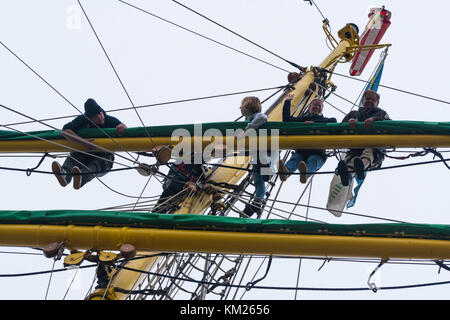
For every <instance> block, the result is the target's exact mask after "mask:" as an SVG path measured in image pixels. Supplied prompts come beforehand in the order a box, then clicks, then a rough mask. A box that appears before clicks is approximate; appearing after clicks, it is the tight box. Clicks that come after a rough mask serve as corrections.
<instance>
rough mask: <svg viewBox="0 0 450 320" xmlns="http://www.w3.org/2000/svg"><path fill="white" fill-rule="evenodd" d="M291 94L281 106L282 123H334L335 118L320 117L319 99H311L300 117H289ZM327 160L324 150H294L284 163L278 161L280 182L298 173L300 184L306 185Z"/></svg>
mask: <svg viewBox="0 0 450 320" xmlns="http://www.w3.org/2000/svg"><path fill="white" fill-rule="evenodd" d="M293 98H294V95H293V94H288V95H287V96H286V99H285V101H284V105H283V121H284V122H303V123H333V122H334V123H335V122H337V121H336V119H335V118H326V117H324V116H323V115H322V110H323V101H322V100H321V99H318V98H316V99H313V100H312V101H311V102H310V104H309V106H308V111H307V112H306V113H305V114H304V115H301V116H298V117H295V116H292V115H291V101H292V99H293ZM326 160H327V156H326V155H325V150H318V149H299V150H295V152H294V153H293V154H292V156H291V157H290V159H289V160H288V161H287V162H286V164H285V163H284V161H283V160H279V161H278V170H279V171H280V180H281V181H286V180H287V178H288V177H289V175H290V174H291V173H294V172H295V171H297V169H298V170H299V172H300V182H301V183H306V181H307V179H308V177H310V176H311V175H312V174H313V173H314V172H316V171H317V170H319V169H320V168H322V166H323V164H324V163H325V161H326Z"/></svg>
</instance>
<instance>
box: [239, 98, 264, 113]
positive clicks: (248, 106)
mask: <svg viewBox="0 0 450 320" xmlns="http://www.w3.org/2000/svg"><path fill="white" fill-rule="evenodd" d="M261 109H262V107H261V101H259V99H258V98H257V97H245V98H244V99H242V103H241V113H242V115H243V116H244V117H248V116H251V115H252V114H255V113H258V112H261Z"/></svg>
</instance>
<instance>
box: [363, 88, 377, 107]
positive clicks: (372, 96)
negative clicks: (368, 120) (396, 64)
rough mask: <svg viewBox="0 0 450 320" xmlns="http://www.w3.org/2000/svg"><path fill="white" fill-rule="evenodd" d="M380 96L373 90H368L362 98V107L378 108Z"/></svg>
mask: <svg viewBox="0 0 450 320" xmlns="http://www.w3.org/2000/svg"><path fill="white" fill-rule="evenodd" d="M379 102H380V95H379V94H378V93H377V92H376V91H373V90H367V91H365V92H364V94H363V96H362V105H363V107H364V108H365V109H373V108H376V107H378V103H379Z"/></svg>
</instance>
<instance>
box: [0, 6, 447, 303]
mask: <svg viewBox="0 0 450 320" xmlns="http://www.w3.org/2000/svg"><path fill="white" fill-rule="evenodd" d="M82 3H83V6H84V8H85V10H86V11H87V14H88V15H89V18H90V20H91V22H92V23H93V25H94V27H95V29H96V31H97V34H98V35H99V37H100V39H101V41H102V43H103V45H104V46H105V49H106V51H107V52H108V54H109V56H110V58H111V60H112V62H113V64H114V66H115V68H116V70H117V72H118V74H119V75H120V77H121V79H122V81H123V83H124V85H125V87H126V89H127V90H128V92H129V94H130V96H131V99H132V101H133V102H134V104H135V105H136V106H138V105H147V104H152V103H158V102H166V101H173V100H179V99H187V98H195V97H201V96H207V95H214V94H222V93H231V92H236V91H243V90H251V89H260V88H267V87H274V86H279V85H284V84H286V82H287V81H286V76H287V73H286V72H284V71H281V70H279V69H276V68H273V67H271V66H268V65H265V64H263V63H261V62H259V61H255V60H253V59H251V58H249V57H247V56H244V55H241V54H239V53H236V52H234V51H231V50H229V49H227V48H224V47H222V46H219V45H217V44H215V43H212V42H210V41H208V40H205V39H203V38H200V37H198V36H195V35H193V34H191V33H188V32H186V31H184V30H181V29H179V28H177V27H175V26H172V25H169V24H167V23H165V22H163V21H161V20H158V19H156V18H154V17H152V16H150V15H147V14H145V13H142V12H139V11H137V10H136V9H133V8H131V7H129V6H127V5H125V4H123V3H120V2H119V1H111V0H110V1H107V0H97V1H92V0H91V1H87V0H85V1H83V2H82ZM130 3H132V4H134V5H136V6H139V7H141V8H143V9H145V10H147V11H150V12H152V13H154V14H157V15H159V16H161V17H164V18H166V19H168V20H171V21H174V22H176V23H178V24H180V25H182V26H184V27H187V28H190V29H193V30H195V31H196V32H199V33H201V34H204V35H206V36H209V37H211V38H214V39H215V40H217V41H220V42H223V43H226V44H227V45H229V46H232V47H235V48H237V49H239V50H241V51H244V52H246V53H249V54H251V55H254V56H256V57H258V58H260V59H263V60H266V61H269V62H270V63H273V64H275V65H277V66H280V67H281V68H284V69H287V70H290V71H295V70H294V69H293V68H292V67H290V66H289V65H288V64H286V63H285V62H283V61H281V60H280V59H278V58H276V57H274V56H272V55H270V54H268V53H266V52H264V51H263V50H261V49H259V48H256V47H255V46H253V45H251V44H249V43H247V42H245V41H243V40H242V39H239V38H237V37H236V36H234V35H232V34H231V33H229V32H226V31H224V30H222V29H220V28H219V27H217V26H215V25H213V24H212V23H210V22H208V21H206V20H204V19H202V18H200V17H199V16H196V15H194V14H192V13H191V12H189V11H187V10H186V9H184V8H182V7H180V6H179V5H177V4H176V3H174V2H171V1H162V0H153V1H143V0H142V1H138V0H133V1H131V0H130ZM316 3H317V5H318V6H319V7H320V9H321V10H322V12H323V14H324V15H325V16H326V17H327V18H328V19H329V21H330V24H331V27H332V32H333V35H334V36H336V34H337V31H338V30H339V29H340V28H341V27H343V26H344V25H345V23H348V22H354V23H356V24H357V25H358V26H359V28H360V31H362V30H363V29H364V26H365V24H366V23H367V21H368V18H367V13H368V12H369V8H371V7H376V6H381V5H385V6H386V8H387V9H388V10H390V11H391V12H392V19H391V21H392V25H391V26H390V28H389V29H388V31H387V33H386V34H385V36H384V38H383V40H382V42H383V43H392V47H391V48H390V50H389V57H388V59H387V61H386V66H385V69H384V73H383V78H382V83H383V84H385V85H388V86H392V87H396V88H401V89H404V90H408V91H412V92H417V93H420V94H423V95H427V96H431V97H436V98H439V99H442V100H445V101H449V100H450V96H449V92H448V79H447V75H448V74H449V71H450V70H449V67H448V64H447V63H446V62H447V59H448V57H449V53H450V52H449V51H450V48H449V44H448V42H447V41H445V39H444V37H443V36H442V32H440V29H441V28H442V27H444V22H445V21H446V19H447V13H448V10H449V9H450V5H449V4H448V3H447V2H444V1H439V2H437V1H435V2H431V3H429V4H427V5H424V3H423V1H409V2H405V1H385V2H377V1H361V0H359V1H356V0H355V1H345V2H344V3H343V2H341V1H327V2H325V1H320V0H317V1H316ZM186 4H187V5H189V6H190V7H191V8H193V9H195V10H197V11H200V12H201V13H204V14H205V15H206V16H208V17H210V18H211V19H214V20H216V21H218V22H220V23H222V24H224V25H225V26H227V27H229V28H231V29H232V30H234V31H237V32H239V33H240V34H242V35H244V36H245V37H247V38H249V39H251V40H252V41H254V42H256V43H258V44H260V45H262V46H264V47H266V48H268V49H269V50H271V51H274V52H275V53H277V54H279V55H280V56H283V57H285V58H286V59H288V60H291V61H294V62H296V63H297V64H299V65H302V66H310V65H317V64H319V63H320V62H321V61H322V60H323V59H324V58H325V57H326V56H327V54H328V53H329V49H328V48H327V46H326V44H325V35H324V34H323V31H322V28H321V26H322V22H321V21H322V18H321V16H320V15H319V13H318V12H317V10H316V9H315V7H313V6H310V5H309V4H308V3H307V2H304V1H300V0H282V1H267V0H264V1H261V0H260V1H256V0H253V1H249V0H245V1H243V0H227V1H222V0H220V1H219V0H217V1H206V0H191V1H189V2H188V3H187V2H186ZM0 41H2V42H3V43H4V44H5V45H6V46H8V47H9V48H10V49H11V50H12V51H13V52H14V53H16V54H17V55H18V56H19V57H20V58H21V59H23V60H24V61H25V62H26V63H27V64H29V65H30V66H31V67H32V68H33V69H34V70H35V71H36V72H37V73H39V74H40V75H41V76H42V77H43V78H44V79H45V80H46V81H48V82H49V83H50V84H51V85H52V86H53V87H55V88H56V89H57V90H58V91H60V92H61V94H62V95H63V96H65V97H66V98H67V99H68V100H69V101H70V102H72V103H73V104H74V105H75V106H77V108H79V109H80V110H82V109H83V104H84V101H85V100H86V99H87V98H89V97H92V98H94V99H96V100H97V102H98V103H99V104H100V105H101V106H102V107H103V108H104V109H105V110H110V109H114V108H119V107H130V106H131V104H130V102H129V100H128V98H127V96H126V95H125V93H124V91H123V89H122V87H121V86H120V83H119V81H118V80H117V78H116V77H115V75H114V73H113V71H112V68H111V66H110V65H109V63H108V61H107V59H106V57H105V55H104V53H103V51H102V50H101V47H100V46H99V44H98V42H97V40H96V38H95V37H94V34H93V32H92V30H91V29H90V27H89V25H88V24H87V21H86V20H85V18H84V16H83V14H82V12H81V11H80V9H79V7H78V4H77V2H76V1H68V0H67V1H66V0H58V1H56V0H53V1H51V0H47V1H44V0H40V1H19V0H15V1H11V0H10V1H8V0H0ZM379 53H380V51H378V52H375V54H374V55H373V57H372V59H371V62H370V63H369V65H368V66H367V67H366V70H365V72H364V73H363V75H362V76H361V79H367V78H368V77H369V75H370V73H371V71H372V70H373V68H374V66H375V65H376V63H377V62H378V59H379ZM349 67H350V64H342V65H339V66H338V68H337V70H336V71H337V72H339V73H341V74H348V69H349ZM0 70H1V71H0V72H1V74H2V77H0V88H1V89H0V103H1V104H3V105H5V106H8V107H11V108H14V109H15V110H17V111H19V112H22V113H24V114H27V115H29V116H31V117H34V118H38V119H45V118H49V117H58V116H66V115H77V114H78V112H77V111H76V110H75V109H74V108H73V107H72V106H71V105H70V104H69V103H67V102H66V101H65V100H64V99H62V98H61V97H60V96H59V95H57V94H56V93H55V92H54V91H53V90H52V89H50V88H49V87H48V86H47V85H46V84H45V83H44V82H43V81H42V80H41V79H39V78H38V77H37V76H36V75H35V74H33V73H32V72H31V71H30V70H29V69H27V68H26V67H25V66H24V65H23V64H22V63H21V62H19V61H18V60H17V58H15V57H14V56H13V55H12V54H11V53H10V52H8V51H7V50H6V49H5V48H4V47H2V46H0ZM5 75H6V76H5ZM333 81H334V83H335V84H336V85H337V86H338V90H337V93H338V94H339V95H341V96H344V97H346V98H347V99H349V100H351V101H354V100H355V99H356V97H357V96H358V94H359V92H360V91H361V90H362V88H363V84H362V83H360V82H357V81H354V80H351V79H346V78H343V77H339V76H335V77H334V78H333ZM271 93H272V91H267V92H259V93H256V94H254V95H257V96H259V97H260V98H261V99H265V98H266V97H267V96H269V95H270V94H271ZM379 93H380V94H381V102H380V107H382V108H384V109H385V110H387V111H388V113H389V115H390V116H391V118H392V119H395V120H422V121H447V119H449V118H450V111H449V105H448V104H444V103H439V102H435V101H430V100H426V99H423V98H419V97H414V96H411V95H407V94H404V93H400V92H397V91H393V90H389V89H385V88H380V89H379ZM252 95H253V94H252ZM242 98H243V96H242V95H241V96H230V97H226V98H219V99H211V100H203V101H196V102H190V103H182V104H172V105H166V106H158V107H151V108H145V109H140V110H139V114H140V116H141V117H142V119H143V121H144V123H145V125H147V126H152V125H164V124H185V123H202V122H221V121H233V120H234V119H236V118H237V117H238V116H239V115H240V113H239V104H240V101H241V99H242ZM329 101H330V102H331V103H332V104H333V105H336V106H339V107H340V108H341V109H342V110H345V111H348V110H350V108H351V105H350V104H349V103H348V102H345V101H343V100H341V99H339V98H338V97H336V96H331V97H330V98H329ZM268 106H269V104H267V105H265V107H268ZM324 114H325V115H326V116H333V117H336V118H337V119H338V121H340V120H341V119H342V117H343V115H341V114H340V113H339V112H336V111H335V110H334V109H332V108H330V107H328V108H326V109H325V110H324ZM112 115H114V116H116V117H118V118H119V119H121V120H122V121H123V122H124V123H126V124H127V125H128V127H138V126H141V123H140V121H139V119H138V117H137V115H136V113H135V112H134V111H133V110H128V111H124V112H115V113H114V114H112ZM0 119H1V120H0V124H3V125H5V124H10V123H14V122H18V121H24V120H26V119H24V118H23V117H21V116H19V115H16V114H13V113H12V112H10V111H6V110H3V109H2V110H0ZM66 122H67V120H58V121H51V122H48V123H49V124H51V125H52V126H55V127H58V128H61V127H62V126H63V125H64V124H65V123H66ZM15 128H17V129H18V130H22V131H31V130H46V129H48V127H45V126H43V125H42V124H27V125H20V126H16V127H15ZM444 155H445V154H444ZM431 159H432V157H431V156H427V157H425V158H419V159H414V160H413V161H425V160H431ZM38 160H39V158H3V157H2V158H0V163H1V164H0V166H4V167H8V166H9V167H17V168H30V167H34V166H35V165H36V164H37V162H38ZM116 160H117V157H116ZM141 160H142V159H141ZM51 161H52V160H50V159H47V160H45V161H44V163H43V164H42V166H41V167H40V169H42V170H50V164H51ZM60 161H62V160H60ZM151 161H152V160H149V162H151ZM403 163H407V161H398V160H397V161H396V160H390V159H387V160H386V161H385V162H384V166H389V165H395V164H403ZM130 164H131V163H130ZM335 166H336V160H335V159H334V158H331V159H329V160H328V161H327V163H326V164H325V166H324V167H323V168H322V171H331V170H333V169H334V168H335ZM116 167H117V166H116ZM1 175H2V177H3V178H2V181H3V183H2V184H1V186H0V192H1V194H2V195H3V196H2V209H3V210H46V209H48V210H51V209H100V208H104V207H110V206H113V205H120V204H124V203H129V202H132V200H130V199H128V198H125V197H123V196H120V195H118V194H116V193H113V192H111V191H110V190H109V189H107V188H106V187H104V186H103V185H102V184H101V183H100V182H98V181H95V180H94V181H92V182H91V183H89V184H88V185H86V186H85V187H84V188H82V189H81V190H79V191H75V190H74V189H73V188H71V186H68V187H66V188H64V189H63V188H61V187H60V186H59V184H58V183H57V181H56V179H55V178H54V177H53V176H51V175H39V174H32V175H31V176H29V177H27V176H26V175H25V174H24V173H17V172H7V171H2V172H1ZM448 175H449V172H448V169H447V168H446V167H445V166H444V165H443V164H433V165H428V166H414V167H408V168H402V169H396V170H384V171H378V172H374V173H370V175H369V176H368V178H367V179H366V182H365V184H364V186H363V188H362V190H361V193H360V195H359V197H358V201H357V203H356V206H355V207H354V208H352V210H350V211H351V212H356V213H361V214H366V215H370V216H376V217H384V218H389V219H397V220H401V221H406V222H417V223H439V224H450V219H449V217H448V215H447V212H446V205H447V203H446V199H447V197H448V192H447V189H446V185H445V184H444V179H446V177H447V176H448ZM330 179H331V177H330V176H329V175H318V176H316V177H315V179H314V183H313V192H312V197H311V204H312V205H314V206H319V207H324V206H325V204H326V198H327V194H328V187H329V182H330ZM102 181H103V182H104V183H106V184H107V185H108V186H110V187H111V188H113V189H115V190H118V191H120V192H123V193H126V194H129V195H133V196H138V195H139V194H140V192H141V190H142V188H143V187H144V185H145V183H146V178H144V177H142V176H140V175H139V174H138V173H137V172H133V171H125V172H118V173H110V174H109V175H107V176H106V177H104V178H103V179H102ZM302 190H303V185H300V184H299V182H298V180H297V178H296V177H291V178H290V179H289V180H288V181H287V182H286V183H285V187H284V191H283V192H281V194H280V196H279V199H280V200H285V201H291V202H295V201H296V200H297V198H298V195H299V194H300V193H301V192H302ZM160 191H161V186H160V184H159V183H157V182H156V181H155V180H153V181H152V184H151V186H149V187H148V188H147V189H146V191H145V193H144V195H146V196H152V195H156V194H158V193H160ZM274 194H275V191H274V192H273V194H272V196H273V195H274ZM305 201H306V198H305V200H304V202H302V203H306V202H305ZM286 210H289V209H286ZM304 210H305V209H301V210H300V211H298V212H297V213H299V214H305V211H304ZM309 216H310V217H311V218H315V219H319V220H322V221H326V222H329V223H377V222H383V221H380V220H376V219H367V218H361V217H356V216H346V215H344V216H343V217H341V218H335V217H334V216H332V215H331V214H330V213H328V212H326V211H322V210H310V211H309ZM1 249H2V250H3V251H15V252H18V251H19V249H17V248H1ZM26 252H35V251H32V250H26ZM0 259H1V260H0V261H1V263H0V274H8V273H20V272H30V271H40V270H49V269H51V267H52V260H49V259H46V258H44V257H43V256H30V255H12V254H5V253H0ZM321 264H322V261H315V260H313V261H309V260H303V262H302V267H301V274H300V283H299V286H302V287H349V288H351V287H365V286H367V278H368V276H369V274H370V272H371V271H372V270H373V269H374V268H375V267H376V263H372V264H366V263H343V262H330V263H327V264H326V265H325V266H324V267H323V268H322V269H321V271H317V270H318V268H319V267H320V266H321ZM60 267H62V262H57V264H56V268H60ZM264 268H265V267H264ZM297 268H298V263H297V262H296V261H290V260H289V261H287V260H275V261H274V262H273V264H272V268H271V270H270V273H269V275H268V277H267V279H265V280H264V281H263V282H261V283H259V284H261V285H277V286H295V279H296V276H297ZM437 271H438V268H437V267H436V266H430V265H426V266H417V265H415V266H410V265H395V264H387V265H385V266H383V267H382V268H381V269H380V270H379V271H378V273H377V275H376V277H378V282H377V285H379V286H396V285H405V284H415V283H425V282H436V281H448V280H450V274H448V273H447V272H446V271H442V272H441V273H440V274H438V273H437ZM72 275H73V273H70V274H69V273H67V272H66V273H60V274H55V275H54V278H53V281H52V284H51V289H50V292H49V296H48V297H49V298H50V299H62V297H63V296H64V293H65V290H66V288H67V284H68V283H69V282H70V279H71V276H72ZM48 278H49V276H48V275H44V276H35V277H22V278H12V279H9V278H0V286H1V287H2V288H8V290H1V291H0V299H43V298H44V296H45V291H46V288H47V283H48ZM375 280H377V278H376V279H375ZM91 281H92V270H91V271H82V272H81V276H80V277H79V278H77V280H76V281H75V285H74V287H73V289H72V291H71V292H70V294H69V295H68V296H67V298H68V299H82V298H83V297H84V295H85V294H86V291H87V289H88V288H89V286H90V284H91ZM446 289H448V288H447V287H446V286H435V287H426V288H419V289H406V290H386V291H378V292H377V293H372V292H371V291H361V292H351V291H350V292H341V291H340V292H327V291H326V292H322V291H301V292H299V296H298V297H299V298H300V299H445V298H446V296H445V292H446V291H447V290H446ZM293 295H294V293H293V292H285V291H280V292H279V291H277V292H273V291H272V292H267V291H263V290H258V291H257V290H252V291H250V292H249V293H248V294H247V295H246V298H249V299H260V298H261V299H293Z"/></svg>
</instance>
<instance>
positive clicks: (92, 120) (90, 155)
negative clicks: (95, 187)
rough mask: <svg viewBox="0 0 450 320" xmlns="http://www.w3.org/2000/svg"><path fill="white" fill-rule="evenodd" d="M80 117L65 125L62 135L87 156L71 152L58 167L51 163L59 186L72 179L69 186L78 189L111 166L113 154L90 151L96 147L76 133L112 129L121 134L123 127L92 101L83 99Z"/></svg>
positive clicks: (55, 163)
mask: <svg viewBox="0 0 450 320" xmlns="http://www.w3.org/2000/svg"><path fill="white" fill-rule="evenodd" d="M84 110H85V112H84V114H83V115H79V116H77V117H76V118H75V119H73V120H72V121H70V122H69V123H66V124H65V125H64V126H63V129H62V135H63V137H64V138H65V139H67V140H68V141H70V142H74V143H77V144H78V145H80V146H82V147H83V148H84V149H86V150H87V151H88V152H87V153H81V152H71V153H70V156H69V157H67V158H66V160H65V161H64V163H63V165H62V166H61V165H60V164H59V163H58V162H57V161H53V163H52V171H53V173H54V174H55V176H56V179H57V180H58V182H59V184H60V185H61V186H62V187H65V186H66V185H68V184H69V183H70V182H71V180H72V177H73V187H74V189H76V190H78V189H80V188H81V187H82V186H84V185H85V184H86V183H88V182H89V181H91V180H92V179H93V178H95V177H101V176H104V175H105V174H107V173H108V172H109V171H110V170H111V169H112V166H113V163H114V155H113V154H112V153H109V152H92V151H94V150H95V149H96V146H95V145H94V144H92V143H90V142H89V140H87V139H83V138H82V137H80V136H79V135H78V134H77V132H78V131H79V130H81V129H85V128H97V127H98V128H115V129H116V131H117V134H118V135H122V134H123V132H124V131H125V129H126V128H127V126H126V125H125V124H123V123H122V122H120V120H119V119H117V118H115V117H112V116H109V115H107V114H106V112H105V111H104V110H103V109H102V108H101V107H100V106H99V105H98V103H97V102H96V101H95V100H94V99H88V100H86V102H85V104H84Z"/></svg>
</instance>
